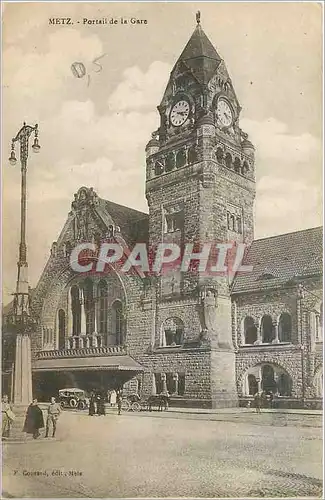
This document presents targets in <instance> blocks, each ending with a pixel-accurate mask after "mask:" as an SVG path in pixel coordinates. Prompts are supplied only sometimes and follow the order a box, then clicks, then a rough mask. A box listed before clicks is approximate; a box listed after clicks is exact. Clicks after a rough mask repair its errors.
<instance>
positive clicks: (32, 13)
mask: <svg viewBox="0 0 325 500" xmlns="http://www.w3.org/2000/svg"><path fill="white" fill-rule="evenodd" d="M4 7H5V8H4V9H3V49H2V54H3V82H2V83H3V120H2V121H3V136H2V140H3V159H2V160H3V161H2V179H3V186H4V187H3V263H2V266H3V269H2V270H3V302H4V303H6V302H8V301H9V300H10V294H11V293H12V292H13V291H14V289H15V282H16V275H17V264H16V263H17V258H18V243H19V218H20V204H19V198H20V169H19V166H18V164H17V165H16V166H15V167H12V166H10V165H9V162H8V157H9V154H10V145H11V138H12V137H13V136H15V135H16V133H17V132H18V130H19V128H20V127H21V125H22V122H23V121H24V120H25V121H26V122H27V123H29V124H31V125H34V123H38V124H39V130H40V134H39V138H40V144H41V147H42V149H41V151H40V153H39V155H34V154H33V153H30V157H29V164H28V227H27V231H28V238H27V240H28V241H27V242H28V247H29V275H30V284H31V286H35V285H36V283H37V280H38V278H39V276H40V273H41V271H42V269H43V267H44V265H45V263H46V261H47V259H48V257H49V249H50V246H51V243H52V241H55V240H57V238H58V236H59V233H60V231H61V229H62V227H63V225H64V223H65V220H66V217H67V214H68V212H69V210H70V204H71V201H72V200H73V195H74V193H75V192H76V191H77V190H78V188H79V187H81V186H82V185H85V186H89V187H90V186H92V187H94V189H95V191H97V193H98V195H99V196H101V197H103V198H106V199H110V200H112V201H115V202H117V203H120V204H124V205H127V206H130V207H133V208H136V209H138V210H143V211H147V205H146V200H145V196H144V182H145V152H144V148H145V145H146V143H147V142H148V140H149V139H150V136H151V132H152V131H153V130H155V129H156V128H157V126H158V112H157V110H156V106H157V105H158V104H159V103H160V100H161V98H162V95H163V92H164V89H165V86H166V83H167V81H168V77H169V72H170V71H171V69H172V67H173V65H174V64H175V62H176V60H177V59H178V57H179V55H180V54H181V52H182V50H183V48H184V46H185V45H186V43H187V41H188V39H189V38H190V36H191V34H192V32H193V30H194V28H195V25H196V22H195V13H196V11H197V10H198V9H199V10H200V11H201V24H202V27H203V29H204V31H205V33H206V34H207V36H208V37H209V39H210V40H211V42H212V44H213V45H214V46H215V47H216V48H217V51H218V53H219V54H220V55H221V57H222V58H223V59H224V60H225V63H226V66H227V69H228V72H229V74H230V76H231V78H232V82H233V85H234V88H235V90H236V94H237V96H238V98H239V101H240V104H241V106H242V113H241V120H240V125H241V127H242V128H243V129H244V130H245V131H246V132H248V133H249V135H250V139H251V140H252V142H253V143H254V145H255V147H256V150H257V153H256V176H257V179H256V180H257V198H256V207H255V211H256V219H255V237H256V238H261V237H265V236H269V235H270V236H271V235H274V234H280V233H284V232H290V231H296V230H299V229H304V228H308V227H314V226H318V225H320V224H321V223H322V215H321V213H322V109H323V104H322V17H323V14H322V6H321V4H317V3H313V2H306V3H298V2H295V3H285V2H279V3H264V2H263V3H257V2H253V3H235V2H228V3H219V2H216V3H203V2H198V3H165V2H164V3H158V2H151V3H95V2H92V3H64V4H63V3H52V2H50V3H27V4H26V3H25V4H19V3H15V4H9V3H8V4H5V6H4ZM50 17H71V18H72V20H73V21H74V24H73V25H71V26H66V25H63V26H60V25H49V23H48V19H49V18H50ZM101 17H108V18H111V17H114V18H116V19H118V21H119V20H120V18H121V17H123V18H125V19H128V20H130V19H131V17H134V18H138V19H147V22H148V24H146V25H144V24H137V25H131V24H130V22H129V23H128V24H126V25H125V24H123V25H122V24H120V21H119V22H118V24H117V25H97V26H96V25H86V26H84V25H83V24H82V23H83V18H88V19H96V18H97V19H99V18H101ZM77 21H80V23H79V24H78V23H77ZM104 54H105V55H104ZM102 55H104V57H102V58H101V59H100V63H101V64H102V71H100V72H98V73H96V72H95V70H97V69H99V67H98V66H95V65H94V64H92V61H93V60H94V59H95V58H98V57H100V56H102ZM76 61H79V62H83V64H84V65H85V67H86V68H87V71H88V74H89V75H90V81H89V85H88V84H87V78H86V77H85V78H80V79H77V78H76V77H75V76H74V75H73V73H72V71H71V64H72V63H73V62H76Z"/></svg>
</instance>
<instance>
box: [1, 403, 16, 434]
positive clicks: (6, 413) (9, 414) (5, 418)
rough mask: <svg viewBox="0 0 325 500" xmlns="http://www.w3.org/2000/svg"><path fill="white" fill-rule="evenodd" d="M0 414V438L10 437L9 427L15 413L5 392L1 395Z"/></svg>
mask: <svg viewBox="0 0 325 500" xmlns="http://www.w3.org/2000/svg"><path fill="white" fill-rule="evenodd" d="M1 415H2V438H5V439H6V438H9V437H10V429H11V426H12V423H13V421H14V420H15V414H14V413H13V411H12V406H11V404H10V403H9V398H8V396H7V394H4V395H3V397H2V405H1Z"/></svg>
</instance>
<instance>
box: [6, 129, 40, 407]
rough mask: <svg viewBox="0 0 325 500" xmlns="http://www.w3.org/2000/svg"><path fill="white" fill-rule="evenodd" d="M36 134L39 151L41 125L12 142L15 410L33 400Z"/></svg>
mask: <svg viewBox="0 0 325 500" xmlns="http://www.w3.org/2000/svg"><path fill="white" fill-rule="evenodd" d="M32 134H33V135H34V142H33V145H32V149H33V151H34V152H35V153H38V152H39V150H40V145H39V143H38V125H35V126H34V127H32V126H30V125H26V123H24V125H23V127H22V128H21V129H20V130H19V132H18V133H17V135H16V137H14V138H13V139H12V143H11V154H10V158H9V162H10V164H11V165H15V164H16V163H17V159H16V154H15V146H16V144H17V143H19V145H20V155H19V156H20V164H21V201H20V209H21V214H20V243H19V260H18V263H17V266H18V274H17V284H16V292H15V293H14V294H13V295H14V301H13V317H12V320H13V324H14V326H15V331H16V353H15V363H14V390H13V402H14V404H15V407H18V408H19V407H25V406H26V405H27V404H29V403H30V402H31V399H32V369H31V344H30V333H31V330H32V329H33V326H34V323H33V320H32V318H31V316H30V296H29V286H28V262H27V245H26V200H27V183H26V181H27V159H28V153H29V138H30V137H31V135H32Z"/></svg>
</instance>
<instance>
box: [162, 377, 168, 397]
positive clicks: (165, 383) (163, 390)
mask: <svg viewBox="0 0 325 500" xmlns="http://www.w3.org/2000/svg"><path fill="white" fill-rule="evenodd" d="M161 381H162V394H167V382H166V373H162V374H161Z"/></svg>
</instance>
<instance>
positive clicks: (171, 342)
mask: <svg viewBox="0 0 325 500" xmlns="http://www.w3.org/2000/svg"><path fill="white" fill-rule="evenodd" d="M183 336H184V325H183V321H182V320H181V319H179V318H168V319H167V320H166V321H165V322H164V324H163V326H162V335H161V342H160V345H161V346H162V347H165V346H179V345H182V343H183Z"/></svg>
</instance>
